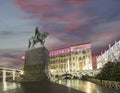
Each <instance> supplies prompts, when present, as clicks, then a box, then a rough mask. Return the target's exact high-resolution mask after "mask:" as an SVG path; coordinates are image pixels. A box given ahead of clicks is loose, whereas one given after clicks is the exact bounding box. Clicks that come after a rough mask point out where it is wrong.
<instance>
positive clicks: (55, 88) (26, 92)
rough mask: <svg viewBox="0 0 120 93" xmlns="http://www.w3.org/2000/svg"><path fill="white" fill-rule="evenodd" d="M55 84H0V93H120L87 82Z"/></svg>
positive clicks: (72, 81)
mask: <svg viewBox="0 0 120 93" xmlns="http://www.w3.org/2000/svg"><path fill="white" fill-rule="evenodd" d="M57 83H59V84H56V83H52V82H51V83H40V82H37V83H22V84H20V83H14V82H0V93H120V92H117V91H115V90H113V89H109V88H105V87H102V86H99V85H97V84H94V83H91V82H89V81H82V80H59V81H58V82H57Z"/></svg>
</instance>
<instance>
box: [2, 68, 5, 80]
mask: <svg viewBox="0 0 120 93" xmlns="http://www.w3.org/2000/svg"><path fill="white" fill-rule="evenodd" d="M2 72H3V82H5V81H6V71H5V70H3V71H2Z"/></svg>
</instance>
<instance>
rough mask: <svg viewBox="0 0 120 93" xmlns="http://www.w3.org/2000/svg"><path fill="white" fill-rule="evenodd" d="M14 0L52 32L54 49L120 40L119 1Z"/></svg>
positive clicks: (101, 45) (98, 44)
mask: <svg viewBox="0 0 120 93" xmlns="http://www.w3.org/2000/svg"><path fill="white" fill-rule="evenodd" d="M14 1H15V4H16V5H17V6H18V7H19V8H20V9H21V10H23V11H24V12H25V13H27V18H28V19H31V18H32V19H35V20H36V19H37V21H36V23H37V24H38V25H41V26H42V30H43V31H47V32H49V33H50V34H51V39H49V40H48V41H49V42H50V43H49V44H48V46H50V47H51V46H52V48H53V49H54V48H56V47H64V46H67V45H70V44H72V43H84V42H92V43H93V47H94V49H100V47H102V48H103V46H106V45H107V44H108V43H110V42H113V41H114V40H116V39H120V38H119V35H120V33H119V31H118V30H119V27H120V25H119V22H120V12H119V8H120V1H119V0H109V3H108V0H44V1H43V0H14ZM117 22H118V23H117ZM108 35H109V36H108ZM52 38H54V39H52ZM51 40H52V41H51ZM56 43H58V44H59V45H57V46H56ZM97 54H98V53H97Z"/></svg>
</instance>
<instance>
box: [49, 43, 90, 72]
mask: <svg viewBox="0 0 120 93" xmlns="http://www.w3.org/2000/svg"><path fill="white" fill-rule="evenodd" d="M50 67H51V70H50V71H51V73H56V72H59V73H60V72H75V71H76V72H78V71H81V70H92V55H91V44H90V43H87V44H80V45H74V46H70V47H67V48H63V49H58V50H53V51H50Z"/></svg>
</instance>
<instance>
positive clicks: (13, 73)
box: [12, 71, 15, 80]
mask: <svg viewBox="0 0 120 93" xmlns="http://www.w3.org/2000/svg"><path fill="white" fill-rule="evenodd" d="M12 75H13V77H12V78H13V80H15V71H13V72H12Z"/></svg>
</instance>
